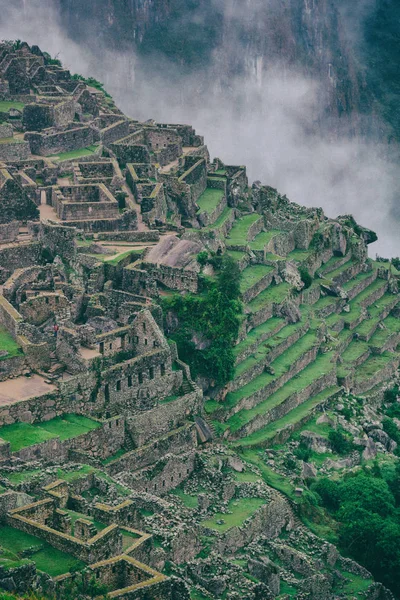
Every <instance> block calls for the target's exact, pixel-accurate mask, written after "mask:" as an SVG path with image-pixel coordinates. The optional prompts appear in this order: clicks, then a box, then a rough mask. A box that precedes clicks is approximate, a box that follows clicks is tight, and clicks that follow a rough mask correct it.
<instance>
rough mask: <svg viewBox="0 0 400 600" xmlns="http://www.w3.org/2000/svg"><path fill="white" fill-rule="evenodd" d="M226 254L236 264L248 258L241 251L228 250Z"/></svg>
mask: <svg viewBox="0 0 400 600" xmlns="http://www.w3.org/2000/svg"><path fill="white" fill-rule="evenodd" d="M226 254H228V256H230V257H231V258H233V260H235V261H236V262H239V261H241V260H242V259H243V258H244V257H245V256H247V253H246V252H241V251H240V250H228V251H227V252H226Z"/></svg>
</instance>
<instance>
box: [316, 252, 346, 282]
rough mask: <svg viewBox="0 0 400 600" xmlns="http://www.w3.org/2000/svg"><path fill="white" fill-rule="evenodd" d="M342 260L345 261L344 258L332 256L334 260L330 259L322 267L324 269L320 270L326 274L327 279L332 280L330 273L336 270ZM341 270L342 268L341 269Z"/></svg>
mask: <svg viewBox="0 0 400 600" xmlns="http://www.w3.org/2000/svg"><path fill="white" fill-rule="evenodd" d="M350 258H351V257H350V255H348V256H347V261H346V262H348V261H349V260H350ZM341 260H343V256H332V258H330V259H329V260H328V262H326V263H325V264H324V265H322V267H321V268H320V269H319V271H320V272H323V273H326V277H329V278H330V276H331V275H330V272H329V271H332V270H334V269H335V268H337V267H336V265H337V263H338V262H340V261H341ZM339 268H341V267H339Z"/></svg>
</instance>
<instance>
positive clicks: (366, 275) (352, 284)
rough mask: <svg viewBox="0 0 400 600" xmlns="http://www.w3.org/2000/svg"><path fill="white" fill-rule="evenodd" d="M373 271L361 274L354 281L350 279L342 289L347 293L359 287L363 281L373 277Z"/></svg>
mask: <svg viewBox="0 0 400 600" xmlns="http://www.w3.org/2000/svg"><path fill="white" fill-rule="evenodd" d="M372 274H373V273H372V271H366V272H365V273H359V274H358V275H357V276H356V277H354V279H350V281H348V282H347V283H345V284H344V285H343V286H342V287H343V289H344V290H345V291H346V292H350V291H351V290H352V289H354V288H355V287H356V286H357V285H359V284H360V283H361V282H362V281H365V280H366V279H369V278H370V277H371V275H372Z"/></svg>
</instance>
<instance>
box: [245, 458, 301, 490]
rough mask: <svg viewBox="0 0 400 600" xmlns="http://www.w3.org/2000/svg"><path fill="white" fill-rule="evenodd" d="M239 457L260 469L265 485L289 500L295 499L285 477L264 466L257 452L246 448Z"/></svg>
mask: <svg viewBox="0 0 400 600" xmlns="http://www.w3.org/2000/svg"><path fill="white" fill-rule="evenodd" d="M240 456H241V457H242V458H243V459H244V460H246V461H247V462H249V463H250V464H253V465H255V466H256V467H258V468H259V469H260V472H261V475H262V478H263V480H264V481H265V483H267V484H268V485H270V486H271V487H273V488H275V489H277V490H279V491H280V492H282V493H283V494H285V495H286V496H289V498H292V499H294V498H295V494H294V487H293V485H292V484H291V482H290V480H289V479H288V478H287V477H284V476H283V475H280V474H279V473H276V472H275V471H274V470H273V469H271V467H269V466H268V465H266V464H265V462H264V460H263V458H262V455H260V453H259V451H258V450H256V449H254V448H246V449H245V450H243V451H241V452H240Z"/></svg>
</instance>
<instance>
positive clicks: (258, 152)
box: [0, 0, 400, 256]
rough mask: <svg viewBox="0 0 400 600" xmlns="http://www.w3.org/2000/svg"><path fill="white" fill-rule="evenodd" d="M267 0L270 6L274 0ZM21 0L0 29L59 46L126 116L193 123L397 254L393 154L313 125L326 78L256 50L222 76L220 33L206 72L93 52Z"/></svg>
mask: <svg viewBox="0 0 400 600" xmlns="http://www.w3.org/2000/svg"><path fill="white" fill-rule="evenodd" d="M220 1H222V0H218V2H220ZM268 2H269V7H270V8H271V10H272V8H273V7H275V6H276V0H268ZM23 4H24V6H25V8H24V10H23V11H22V12H21V11H20V10H18V9H17V8H15V7H14V8H13V7H10V6H9V2H8V0H0V12H1V13H2V14H4V15H5V18H4V19H3V18H2V23H1V24H0V37H3V38H8V39H10V38H19V39H26V40H27V41H28V42H30V43H37V44H39V45H40V46H41V47H42V48H43V49H45V50H47V51H49V52H50V53H52V54H53V55H54V54H58V53H60V58H61V59H62V60H63V61H64V62H65V63H66V65H67V66H68V67H69V68H70V69H71V70H72V71H73V72H81V73H82V74H84V75H89V74H90V75H93V76H94V77H96V78H97V79H99V80H101V81H103V82H104V83H105V84H106V86H107V87H108V89H109V91H110V92H111V93H112V94H113V95H114V98H115V100H116V102H117V104H118V105H119V106H120V107H121V109H122V110H124V112H125V113H126V114H128V115H129V116H131V117H133V118H136V119H140V120H146V119H149V118H155V119H157V120H158V121H160V122H186V123H190V124H193V125H194V126H195V127H196V129H197V130H198V132H199V133H201V134H203V135H204V136H205V138H206V143H207V144H208V146H209V148H210V152H211V154H212V155H213V156H218V157H220V158H221V159H222V160H223V161H224V162H226V163H228V164H229V163H230V164H245V165H247V167H248V172H249V176H250V179H251V180H252V181H253V180H256V179H257V180H261V181H262V182H263V183H265V184H267V185H272V186H273V187H277V188H278V189H279V191H280V192H281V193H286V194H287V196H288V197H289V198H290V199H291V200H293V201H294V202H297V203H299V204H305V205H307V206H321V207H323V208H324V210H325V212H326V214H327V215H328V216H331V217H335V216H337V215H339V214H348V213H353V214H354V216H355V217H356V219H357V220H358V221H359V222H360V224H362V225H364V226H366V227H370V228H371V229H374V230H376V231H377V233H378V235H379V238H380V239H379V241H378V242H377V243H376V244H374V245H373V246H372V247H371V254H375V252H377V253H379V254H381V255H386V256H391V255H399V254H400V248H399V242H398V239H399V235H398V232H399V222H396V221H395V220H394V219H393V215H392V212H391V211H392V207H393V205H394V202H395V198H396V195H397V190H398V189H399V182H398V179H397V170H398V169H396V162H395V161H393V163H392V162H391V160H390V158H389V157H388V151H387V147H385V146H380V145H379V144H376V143H374V142H372V141H371V142H369V141H368V140H366V139H361V138H355V137H350V136H346V135H343V134H341V135H337V131H339V130H342V129H343V128H342V127H338V123H335V122H334V121H333V122H330V123H329V127H328V128H327V129H328V130H330V131H333V132H334V133H333V134H330V133H328V134H322V133H321V131H322V130H323V129H324V128H323V124H324V121H325V120H326V119H327V116H326V112H325V108H326V107H325V105H324V104H323V103H322V102H321V98H323V97H324V90H323V86H324V85H326V82H323V84H322V82H321V81H318V80H313V79H311V78H310V77H306V76H305V75H304V73H303V72H301V71H300V70H299V69H296V70H294V69H293V68H289V67H288V66H287V65H283V64H282V63H279V64H278V62H277V61H274V62H272V63H271V64H269V65H266V64H265V62H263V57H262V56H257V54H254V55H253V54H251V60H250V59H249V60H248V61H247V63H246V65H245V66H246V68H245V70H244V71H243V70H240V69H239V70H238V73H237V74H236V75H235V76H234V75H229V77H227V76H225V74H224V72H223V67H224V64H223V60H224V58H223V57H224V55H227V54H229V53H230V52H232V53H236V55H237V54H238V53H239V54H240V52H242V51H245V48H244V47H242V46H240V44H241V43H244V42H241V41H240V40H239V39H238V38H235V36H233V37H231V38H229V40H227V39H226V38H223V39H222V42H221V43H222V47H219V48H217V50H216V51H215V53H214V62H213V64H212V65H210V68H209V70H208V71H206V72H204V71H196V72H194V73H191V74H185V75H183V74H182V73H181V72H180V69H179V66H178V65H176V64H173V63H172V62H171V61H169V60H168V59H166V58H165V56H162V55H158V56H156V57H154V56H152V57H151V58H148V57H147V58H143V57H141V56H135V55H134V54H133V52H129V53H128V52H120V53H116V52H112V51H110V50H106V49H104V48H103V49H102V50H101V52H98V51H97V49H98V46H97V42H96V38H95V33H94V32H93V31H88V32H87V34H88V35H87V39H84V40H82V41H81V43H79V44H77V43H76V42H75V41H72V40H71V39H70V37H69V36H68V33H67V32H66V31H65V29H64V28H63V26H62V24H61V23H60V19H59V15H58V13H57V11H56V10H55V8H54V4H55V3H54V2H51V1H50V0H48V1H46V0H25V2H24V3H23ZM224 7H225V9H226V11H225V14H226V15H227V17H226V18H228V19H233V20H239V21H240V20H241V19H242V20H243V19H244V18H245V19H247V21H246V24H247V25H249V23H250V22H251V20H252V19H253V22H254V19H255V20H257V18H258V16H259V15H260V14H261V13H260V12H259V11H265V1H264V0H263V1H262V2H261V0H240V2H238V0H225V4H224ZM249 26H251V24H250V25H249ZM232 40H235V41H234V44H235V45H236V47H235V48H232V47H231V46H230V44H232V43H233V42H232ZM224 44H225V46H224ZM247 50H248V48H247ZM221 61H222V62H221ZM155 63H156V64H155Z"/></svg>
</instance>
